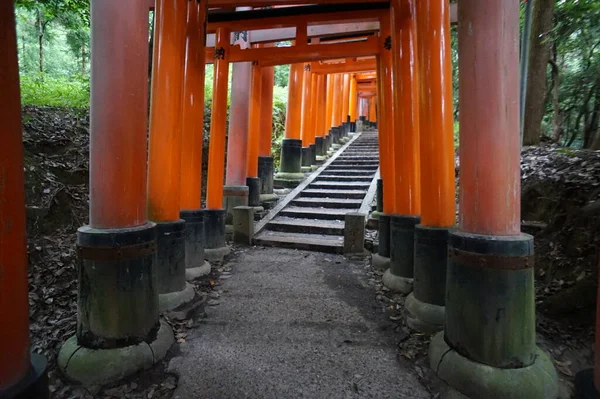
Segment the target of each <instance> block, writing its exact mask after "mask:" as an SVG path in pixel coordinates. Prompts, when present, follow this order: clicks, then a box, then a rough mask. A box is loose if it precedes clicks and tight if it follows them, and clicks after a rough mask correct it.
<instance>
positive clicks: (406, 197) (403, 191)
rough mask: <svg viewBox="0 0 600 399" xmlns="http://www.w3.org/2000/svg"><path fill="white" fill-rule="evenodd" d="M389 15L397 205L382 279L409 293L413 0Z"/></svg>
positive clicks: (399, 1) (414, 156) (416, 180)
mask: <svg viewBox="0 0 600 399" xmlns="http://www.w3.org/2000/svg"><path fill="white" fill-rule="evenodd" d="M391 14H392V15H391V16H392V29H391V31H392V35H391V38H390V40H391V48H392V58H393V79H394V87H393V88H394V105H395V107H394V138H393V140H394V181H395V184H394V186H395V194H394V199H395V202H396V204H395V206H394V215H393V216H392V217H391V219H390V237H391V244H390V268H389V269H388V270H387V271H386V273H385V275H384V278H383V281H384V284H385V285H386V286H387V287H388V288H390V289H391V290H392V291H395V292H400V293H404V294H408V293H410V292H411V291H412V284H413V276H414V272H413V269H414V229H415V226H416V225H417V224H419V222H420V217H419V214H420V208H421V195H420V173H419V171H420V165H419V160H420V158H419V77H418V69H417V67H418V63H417V61H418V60H417V24H416V10H415V0H393V1H392V3H391Z"/></svg>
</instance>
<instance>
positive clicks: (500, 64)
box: [0, 0, 557, 398]
mask: <svg viewBox="0 0 600 399" xmlns="http://www.w3.org/2000/svg"><path fill="white" fill-rule="evenodd" d="M301 3H304V2H299V1H296V0H287V1H286V0H274V1H268V0H247V1H235V2H234V1H233V0H214V1H212V0H209V2H208V3H207V2H206V0H202V1H200V0H199V1H196V2H193V1H185V0H156V2H153V1H149V0H128V1H126V2H123V1H121V0H92V3H91V7H92V14H91V15H92V49H93V52H94V53H93V55H92V65H91V71H92V72H91V73H92V84H91V108H92V112H91V121H90V126H91V129H90V143H91V145H90V147H91V150H90V224H89V226H84V227H82V228H80V229H79V232H78V237H77V245H78V254H79V258H80V264H79V276H80V284H79V295H78V308H79V313H78V328H77V334H76V336H74V337H72V338H70V339H69V340H68V341H67V342H66V343H65V344H64V346H63V347H62V349H61V352H60V354H59V357H58V365H59V367H60V368H61V369H62V371H63V372H64V373H65V374H66V375H67V376H69V377H70V378H71V379H73V380H76V381H79V382H81V383H84V384H90V385H95V384H103V383H107V382H112V381H115V380H117V379H119V378H122V377H124V376H127V375H131V374H133V373H134V372H136V371H137V370H139V369H143V368H147V367H150V366H151V365H152V364H153V363H155V362H157V361H158V360H159V359H161V358H162V357H163V356H164V355H165V353H166V351H167V349H168V348H169V346H170V345H171V344H172V343H173V342H174V337H173V333H172V331H171V329H170V327H169V326H168V325H166V324H161V323H160V322H159V318H158V316H159V312H160V311H163V310H168V309H173V308H175V307H177V306H179V305H181V304H184V303H187V302H189V301H190V300H191V299H192V298H193V296H194V292H193V289H191V287H190V286H189V284H187V283H186V275H188V277H189V275H200V274H202V273H206V265H205V263H204V258H205V255H204V246H206V249H207V251H206V256H207V257H210V258H211V259H222V257H223V256H224V254H225V253H227V251H228V249H227V245H226V241H225V217H226V212H225V209H223V205H224V204H223V184H224V174H225V143H226V131H225V129H226V122H227V120H226V119H227V91H228V72H229V66H230V64H231V63H236V62H239V63H242V62H249V63H253V65H252V68H251V72H250V77H249V78H248V79H251V80H250V81H246V82H244V81H240V82H241V83H246V84H249V86H247V87H249V89H248V93H249V94H248V96H249V97H248V107H249V111H248V112H249V116H248V118H249V122H248V125H249V127H250V130H251V131H250V132H249V134H248V136H249V137H250V138H251V139H250V140H249V141H248V142H247V145H248V148H250V150H247V151H245V156H243V158H244V159H243V160H241V164H243V165H244V166H245V167H246V168H245V169H246V170H248V171H249V172H248V173H249V174H251V175H252V176H248V177H249V178H251V179H255V178H257V177H258V176H254V175H255V174H260V173H259V172H257V173H255V170H256V168H257V165H256V162H257V161H256V160H255V158H256V156H257V151H256V145H258V146H259V148H263V145H264V147H268V146H267V145H266V144H265V142H266V141H268V140H267V139H266V137H265V134H264V133H263V132H262V131H259V130H262V128H263V126H264V125H263V124H262V123H261V120H260V119H262V118H258V115H263V106H264V105H265V104H267V106H269V107H270V106H271V105H270V104H269V101H270V100H269V98H271V99H272V93H270V91H271V88H269V86H268V85H271V84H272V77H271V72H270V70H269V69H268V68H271V67H272V66H274V65H281V64H292V66H291V72H290V82H289V92H290V97H289V101H288V112H287V120H286V139H285V140H284V146H283V149H282V166H281V169H280V175H279V178H280V179H282V180H297V179H301V178H303V175H302V174H301V173H300V170H298V172H296V170H295V169H296V166H300V162H301V155H302V147H303V145H306V144H308V146H309V147H308V148H309V151H306V150H305V151H304V152H306V153H307V154H309V155H307V156H310V157H312V152H311V150H310V146H311V145H314V146H315V152H316V153H317V154H318V153H319V151H318V150H317V149H316V147H317V138H319V137H322V138H323V141H322V142H323V143H325V141H326V140H325V137H327V132H329V137H330V139H332V138H333V139H335V141H339V140H340V138H342V137H343V136H344V135H345V134H346V133H347V132H348V130H349V126H350V125H349V123H348V119H347V117H348V115H352V112H353V111H352V110H353V109H356V107H355V106H354V107H353V106H351V104H352V101H351V97H353V98H356V97H357V96H361V93H364V94H363V96H364V95H369V96H371V98H372V100H370V101H372V102H373V104H372V105H371V106H370V108H369V109H370V110H373V111H374V110H375V109H376V108H377V113H378V117H377V122H378V130H379V135H380V152H381V154H380V155H381V171H382V179H383V192H384V204H383V211H384V213H383V214H382V215H381V217H380V220H379V224H380V236H379V238H380V245H379V254H378V255H379V256H377V257H375V259H374V261H373V262H374V266H376V267H381V268H382V269H385V268H387V270H386V272H385V275H384V279H383V280H384V284H385V285H386V286H387V287H388V288H389V289H390V290H392V291H395V292H400V293H404V294H409V296H408V297H407V299H406V305H405V306H406V311H407V323H408V325H409V326H411V328H414V329H417V330H420V331H427V332H435V331H439V330H441V329H442V328H444V331H443V332H440V333H438V334H437V335H436V336H435V337H434V338H433V340H432V342H431V345H430V348H429V358H430V365H431V367H432V368H433V369H434V370H435V372H436V373H437V374H438V375H439V376H440V377H441V378H443V379H444V380H446V381H447V382H448V383H449V384H450V385H452V386H453V387H455V388H456V389H458V390H459V391H461V392H462V393H464V394H466V395H468V396H471V397H486V398H521V397H527V398H555V397H557V383H556V381H557V376H556V372H555V370H554V368H553V365H552V362H551V360H550V359H549V358H548V357H547V355H545V354H544V353H543V352H542V351H540V350H539V349H538V348H537V347H536V344H535V303H534V290H533V261H532V256H533V240H532V238H531V237H530V236H528V235H525V234H522V233H521V232H520V209H519V204H520V173H519V172H520V170H519V148H520V146H519V135H518V132H519V123H518V121H519V119H518V101H517V99H518V34H519V12H518V0H461V1H460V5H459V9H458V21H459V29H458V30H459V52H460V57H459V62H460V76H461V78H462V79H461V86H460V102H461V114H460V124H461V130H460V135H461V137H460V138H461V147H460V161H461V171H460V173H461V176H460V177H461V185H460V210H459V215H458V228H457V229H454V225H455V223H456V215H455V191H454V190H455V189H454V147H453V123H452V122H453V121H452V83H451V82H452V79H451V59H450V39H449V38H450V31H449V27H450V19H451V17H450V10H451V9H450V5H449V4H448V2H447V1H446V0H418V1H417V0H391V1H371V2H366V1H361V0H328V1H324V0H314V1H311V3H314V4H313V5H307V6H298V7H281V8H273V9H258V10H257V9H253V10H250V9H245V10H242V9H237V10H236V11H223V10H219V12H213V11H211V10H208V11H207V8H208V7H209V6H210V7H228V8H230V7H233V6H235V7H243V6H245V7H265V6H273V5H291V4H301ZM332 3H333V4H332ZM149 7H155V13H156V18H155V21H156V25H155V30H154V34H155V37H154V57H153V77H152V85H153V87H152V100H151V111H150V139H149V151H148V166H147V167H146V154H147V152H146V150H147V135H146V129H147V122H148V120H147V119H148V118H147V115H146V114H147V113H146V110H147V98H148V87H147V85H148V82H147V75H146V70H147V69H146V68H147V60H148V50H147V49H148V43H147V39H148V34H147V32H148V9H149ZM350 22H352V23H358V24H365V23H378V24H379V25H378V26H379V28H378V29H377V30H376V31H368V29H367V30H365V25H361V30H360V32H359V33H358V36H359V37H358V38H352V37H351V36H352V34H351V32H349V31H345V32H344V34H343V35H342V36H343V37H342V38H341V40H333V41H331V42H327V40H325V39H326V38H324V37H319V36H318V35H316V36H311V37H309V34H308V32H309V29H310V27H311V26H316V25H319V26H320V25H331V24H341V23H350ZM205 28H206V31H205ZM288 28H294V29H295V34H294V36H293V37H290V38H289V39H293V40H294V41H295V44H294V45H293V46H291V47H269V46H268V44H269V43H271V46H272V43H274V42H276V41H277V39H274V38H273V37H274V36H271V38H270V39H264V40H262V41H261V44H264V46H263V45H261V46H252V47H250V48H246V49H242V48H240V47H239V46H234V45H232V41H231V33H232V32H237V33H243V32H248V31H263V32H264V31H265V30H271V29H288ZM0 29H1V30H2V31H3V32H8V34H6V35H0V48H1V49H2V50H3V51H2V53H3V54H5V56H4V57H2V58H1V59H0V82H2V85H1V86H2V87H3V88H6V93H5V95H4V96H3V99H2V101H3V104H4V106H3V107H0V113H1V114H2V116H3V118H2V120H3V121H4V125H3V129H4V130H5V133H4V134H2V135H1V136H0V140H2V144H3V145H2V146H0V171H2V172H1V173H2V177H3V179H2V182H3V183H4V184H2V185H0V222H1V223H2V226H3V228H2V229H1V230H0V235H1V236H0V238H1V239H0V276H3V277H2V278H0V295H2V298H3V300H1V301H0V320H1V321H0V323H2V324H1V325H0V334H1V335H0V353H2V354H3V355H4V354H8V356H3V358H2V360H1V361H0V395H4V394H5V393H9V394H11V395H12V394H21V395H22V397H27V395H29V396H31V395H30V394H31V393H32V392H41V391H40V390H43V389H44V387H43V386H44V383H45V379H44V378H43V374H44V364H43V362H40V363H37V361H38V359H39V357H37V356H30V354H29V344H28V339H27V323H28V312H27V288H26V284H27V277H26V276H27V274H26V272H25V270H26V259H25V258H26V249H25V218H24V209H23V208H24V195H23V192H24V191H23V167H22V162H23V156H22V146H21V143H20V141H21V126H20V123H19V117H20V109H19V95H18V84H17V82H18V67H17V57H16V51H17V49H16V38H15V28H14V10H13V4H12V2H4V3H2V4H1V5H0ZM207 33H210V34H213V33H214V35H215V38H214V47H212V48H210V47H209V48H206V47H205V38H206V34H207ZM286 34H288V33H286ZM238 36H240V35H238ZM238 39H239V37H238ZM321 39H323V40H321ZM244 40H245V39H244V38H242V41H244ZM250 44H251V43H250ZM365 57H366V58H369V57H371V60H370V61H363V60H362V59H363V58H365ZM372 57H375V60H376V61H375V68H374V69H369V70H375V71H376V75H377V76H376V77H377V79H376V81H375V83H374V84H373V83H368V84H367V85H366V86H364V87H363V86H361V83H359V82H358V81H356V84H354V83H353V82H355V79H354V78H355V77H352V76H351V75H353V74H355V73H358V72H359V71H351V70H350V69H349V68H351V67H352V66H349V65H350V64H354V63H356V64H360V63H363V62H364V63H365V64H366V63H367V62H370V63H372V62H373V61H372ZM331 59H352V60H350V61H349V62H348V63H347V65H345V66H343V67H342V69H340V70H338V71H335V70H334V69H333V67H331V69H329V68H330V65H326V63H322V64H319V65H318V66H317V65H315V66H316V67H317V68H316V69H317V70H316V71H312V67H313V65H314V63H318V62H321V61H326V60H331ZM354 59H356V60H354ZM206 62H212V63H214V68H215V74H214V82H213V102H212V114H211V128H210V150H209V166H208V182H207V185H208V190H207V196H206V209H201V208H202V202H201V195H200V183H199V182H200V176H199V174H200V173H201V170H200V169H201V166H200V165H201V151H200V148H201V146H200V145H199V143H200V142H201V140H202V139H201V138H202V133H203V132H202V124H201V123H199V121H201V120H202V119H201V118H200V115H202V104H203V74H204V65H205V63H206ZM370 65H371V66H372V64H370ZM363 67H364V65H363V66H361V68H363ZM319 68H323V70H324V71H331V73H324V72H323V73H321V72H319ZM344 68H346V69H344ZM263 72H264V73H263ZM360 72H364V71H360ZM321 76H323V78H320V77H321ZM324 76H327V77H326V78H325V77H324ZM474 77H477V78H476V79H475V78H474ZM264 82H266V84H267V86H266V87H265V83H264ZM309 83H310V84H309ZM271 87H272V86H271ZM354 90H355V93H357V94H356V95H352V96H351V95H350V93H351V92H352V93H354ZM375 96H376V97H375ZM375 98H376V101H377V105H376V106H375V104H374V102H375ZM308 99H311V101H308ZM315 99H316V104H317V106H316V107H315V106H313V105H312V104H313V102H314V101H315ZM263 101H264V104H263ZM323 104H324V105H325V106H323ZM259 108H260V110H258V109H259ZM323 110H324V111H323ZM315 115H318V117H317V118H316V119H320V120H321V122H317V123H311V118H313V119H315ZM308 116H310V117H308ZM231 117H232V118H237V117H240V116H238V115H236V114H234V115H232V116H231ZM354 118H356V115H355V116H354ZM369 118H370V119H371V118H372V119H375V116H374V115H370V116H369ZM351 119H352V116H351ZM322 120H325V124H324V125H323V124H322ZM238 122H239V121H238ZM267 130H268V131H269V132H270V128H268V129H267ZM261 133H262V134H261ZM313 137H314V139H313ZM303 139H305V140H303ZM313 140H314V141H313ZM257 141H258V143H257ZM304 148H306V147H304ZM320 153H321V154H323V155H321V157H325V156H326V155H325V154H324V152H323V151H320ZM261 154H265V152H264V151H262V150H260V149H259V151H258V155H261ZM263 156H264V155H263ZM310 160H311V161H312V159H310ZM238 161H239V160H238ZM244 161H246V162H245V163H244ZM315 162H316V160H315ZM311 165H312V162H311ZM286 168H288V169H289V171H286ZM300 175H302V176H300ZM446 276H447V278H446ZM5 295H6V296H9V297H10V298H9V299H8V300H4V297H5ZM106 359H111V361H110V365H111V367H110V368H108V367H102V365H105V364H106ZM125 359H128V360H127V361H125ZM96 364H97V365H99V366H98V367H91V366H90V365H96ZM46 392H47V388H46ZM38 396H41V394H40V395H38Z"/></svg>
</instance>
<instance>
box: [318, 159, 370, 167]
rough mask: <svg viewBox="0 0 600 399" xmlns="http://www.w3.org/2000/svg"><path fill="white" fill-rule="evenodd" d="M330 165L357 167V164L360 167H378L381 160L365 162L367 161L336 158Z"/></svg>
mask: <svg viewBox="0 0 600 399" xmlns="http://www.w3.org/2000/svg"><path fill="white" fill-rule="evenodd" d="M329 166H330V167H332V166H333V167H335V166H343V167H345V168H348V167H355V166H356V167H359V168H377V167H379V161H375V162H365V161H338V160H335V161H334V162H332V163H331V164H330V165H329Z"/></svg>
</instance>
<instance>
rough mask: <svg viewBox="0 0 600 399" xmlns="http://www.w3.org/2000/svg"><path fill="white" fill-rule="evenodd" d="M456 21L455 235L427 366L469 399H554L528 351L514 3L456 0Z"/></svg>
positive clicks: (550, 377) (532, 341)
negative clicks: (442, 311)
mask: <svg viewBox="0 0 600 399" xmlns="http://www.w3.org/2000/svg"><path fill="white" fill-rule="evenodd" d="M458 21H459V25H458V36H459V38H458V42H459V54H460V55H459V73H460V82H461V85H460V89H459V90H460V92H459V97H460V103H461V104H460V108H461V113H460V135H461V137H460V154H459V156H460V207H459V210H460V216H459V229H458V231H453V232H452V233H451V234H450V239H449V245H448V253H449V261H448V272H447V281H446V319H445V326H444V328H445V331H444V332H443V333H439V334H438V335H436V336H435V337H434V338H433V340H432V342H431V346H430V348H429V355H430V363H431V364H432V365H435V366H434V367H435V368H436V370H437V373H438V375H439V376H440V377H441V378H442V379H444V380H446V381H447V382H448V383H449V384H450V385H451V386H453V387H454V388H456V389H457V390H459V391H460V392H461V393H463V394H464V395H465V396H468V397H498V398H510V397H513V398H516V397H519V398H521V397H522V398H535V399H537V398H540V399H541V398H556V397H558V384H557V375H556V371H555V370H554V366H553V362H552V360H551V359H550V358H549V357H548V356H547V355H546V354H545V353H544V352H542V351H541V350H540V349H539V348H537V347H536V334H535V328H536V322H535V290H534V270H533V266H534V259H533V256H534V254H533V248H534V245H533V237H531V236H529V235H527V234H521V233H520V222H521V218H520V216H521V215H520V201H521V198H520V165H519V164H520V137H519V126H520V125H519V1H518V0H464V1H462V2H461V3H460V5H459V8H458ZM507 381H510V383H507ZM465 382H467V383H465Z"/></svg>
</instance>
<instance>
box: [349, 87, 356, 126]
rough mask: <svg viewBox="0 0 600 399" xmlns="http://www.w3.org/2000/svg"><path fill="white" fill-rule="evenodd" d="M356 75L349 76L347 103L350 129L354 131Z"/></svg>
mask: <svg viewBox="0 0 600 399" xmlns="http://www.w3.org/2000/svg"><path fill="white" fill-rule="evenodd" d="M356 100H357V97H356V75H352V76H351V77H350V99H349V103H348V115H350V123H351V124H352V126H351V131H352V132H356V119H357V116H356Z"/></svg>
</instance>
